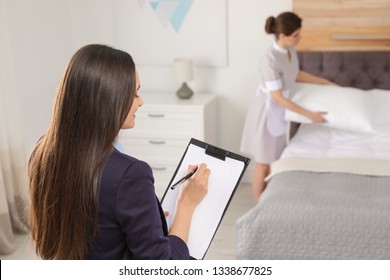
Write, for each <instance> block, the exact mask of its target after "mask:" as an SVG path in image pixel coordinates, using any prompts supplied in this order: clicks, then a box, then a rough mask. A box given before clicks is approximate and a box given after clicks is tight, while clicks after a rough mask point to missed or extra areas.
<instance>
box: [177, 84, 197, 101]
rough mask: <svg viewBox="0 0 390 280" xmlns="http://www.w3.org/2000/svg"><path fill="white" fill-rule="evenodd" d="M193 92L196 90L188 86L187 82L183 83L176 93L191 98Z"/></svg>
mask: <svg viewBox="0 0 390 280" xmlns="http://www.w3.org/2000/svg"><path fill="white" fill-rule="evenodd" d="M193 94H194V92H193V91H192V89H190V88H189V87H188V86H187V83H183V84H182V85H181V87H180V88H179V89H178V90H177V91H176V95H177V96H178V97H179V98H181V99H189V98H191V96H192V95H193Z"/></svg>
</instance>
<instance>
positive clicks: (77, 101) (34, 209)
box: [28, 45, 136, 259]
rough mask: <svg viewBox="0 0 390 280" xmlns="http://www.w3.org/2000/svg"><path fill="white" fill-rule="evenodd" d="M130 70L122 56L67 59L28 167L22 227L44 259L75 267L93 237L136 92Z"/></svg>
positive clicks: (108, 53) (84, 53)
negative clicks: (109, 163)
mask: <svg viewBox="0 0 390 280" xmlns="http://www.w3.org/2000/svg"><path fill="white" fill-rule="evenodd" d="M135 79H136V73H135V65H134V62H133V59H132V58H131V56H130V55H129V54H128V53H126V52H123V51H120V50H116V49H113V48H111V47H108V46H103V45H88V46H85V47H83V48H81V49H80V50H79V51H77V52H76V53H75V54H74V56H73V57H72V59H71V61H70V63H69V65H68V67H67V69H66V71H65V74H64V76H63V78H62V81H61V83H60V86H59V89H58V93H57V98H56V102H55V106H54V112H53V118H52V121H51V123H50V126H49V128H48V130H47V133H46V134H45V135H44V136H43V137H42V138H41V139H40V140H39V141H38V143H37V144H36V146H35V148H34V150H33V152H32V154H31V156H30V161H29V168H28V173H29V183H30V197H31V209H30V219H29V226H30V229H31V232H32V236H33V239H34V240H35V242H36V252H37V254H38V255H39V256H41V257H42V258H44V259H83V258H84V256H85V253H86V250H87V248H88V246H89V245H90V242H91V241H92V240H93V237H94V236H96V234H97V232H98V189H99V183H100V176H101V172H102V168H103V165H104V162H105V160H106V159H107V157H108V155H109V154H110V153H111V152H112V150H113V147H112V145H113V142H114V141H115V139H116V137H117V135H118V133H119V130H120V129H121V126H122V124H123V122H124V120H125V118H126V116H127V114H128V112H129V110H130V107H131V105H132V102H133V99H134V96H135V92H136V80H135Z"/></svg>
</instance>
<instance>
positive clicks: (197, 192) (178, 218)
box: [169, 163, 210, 243]
mask: <svg viewBox="0 0 390 280" xmlns="http://www.w3.org/2000/svg"><path fill="white" fill-rule="evenodd" d="M195 169H196V165H190V166H189V168H188V172H190V171H191V170H195ZM209 175H210V170H209V169H208V168H207V165H206V164H205V163H202V164H201V165H199V167H198V170H197V171H196V172H195V174H194V175H192V177H191V178H189V179H188V180H187V182H186V184H185V186H184V187H183V188H182V189H181V192H180V194H179V198H178V199H177V207H176V213H175V216H174V218H173V221H172V225H171V229H170V230H169V234H170V235H176V236H178V237H180V238H181V239H182V240H183V241H184V242H186V243H187V241H188V233H189V230H190V226H191V220H192V214H193V213H194V210H195V208H196V206H198V204H199V203H200V202H201V201H202V200H203V198H204V197H205V196H206V195H207V192H208V190H209Z"/></svg>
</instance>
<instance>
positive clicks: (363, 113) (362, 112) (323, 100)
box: [285, 83, 376, 132]
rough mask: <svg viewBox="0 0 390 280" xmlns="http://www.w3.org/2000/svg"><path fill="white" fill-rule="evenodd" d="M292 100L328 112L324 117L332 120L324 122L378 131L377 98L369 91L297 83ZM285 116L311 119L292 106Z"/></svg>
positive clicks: (353, 128)
mask: <svg viewBox="0 0 390 280" xmlns="http://www.w3.org/2000/svg"><path fill="white" fill-rule="evenodd" d="M291 100H292V101H294V102H295V103H297V104H298V105H300V106H301V107H303V108H305V109H307V110H309V111H324V112H327V114H326V115H324V117H325V118H326V120H327V121H328V122H327V123H324V125H327V126H331V127H335V128H340V129H346V130H353V131H364V132H373V131H374V122H375V119H376V113H375V103H376V99H375V98H373V95H371V94H370V93H369V92H368V91H365V90H361V89H357V88H351V87H339V86H330V85H318V84H308V83H297V84H296V85H295V86H294V88H292V90H291ZM285 119H286V120H287V121H293V122H298V123H311V120H310V119H308V118H306V117H304V116H302V115H300V114H297V113H295V112H292V111H290V110H286V114H285Z"/></svg>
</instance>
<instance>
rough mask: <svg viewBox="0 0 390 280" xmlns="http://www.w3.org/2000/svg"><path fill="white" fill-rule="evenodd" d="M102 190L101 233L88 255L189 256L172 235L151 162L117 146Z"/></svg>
mask: <svg viewBox="0 0 390 280" xmlns="http://www.w3.org/2000/svg"><path fill="white" fill-rule="evenodd" d="M99 191H100V194H99V233H98V236H97V237H96V239H95V240H94V241H93V243H92V246H91V247H90V248H89V250H88V252H87V254H86V259H105V260H108V259H189V258H190V256H189V252H188V247H187V245H186V244H185V242H184V241H183V240H182V239H180V238H179V237H177V236H173V235H168V231H167V224H166V220H165V216H164V213H163V210H162V208H161V204H160V202H159V201H158V199H157V197H156V195H155V190H154V178H153V174H152V169H151V168H150V166H149V165H148V164H147V163H145V162H143V161H140V160H137V159H135V158H133V157H130V156H128V155H125V154H122V153H120V152H119V151H117V150H114V152H113V153H112V154H111V155H110V157H109V159H108V161H107V162H106V164H105V166H104V168H103V173H102V178H101V184H100V190H99Z"/></svg>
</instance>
